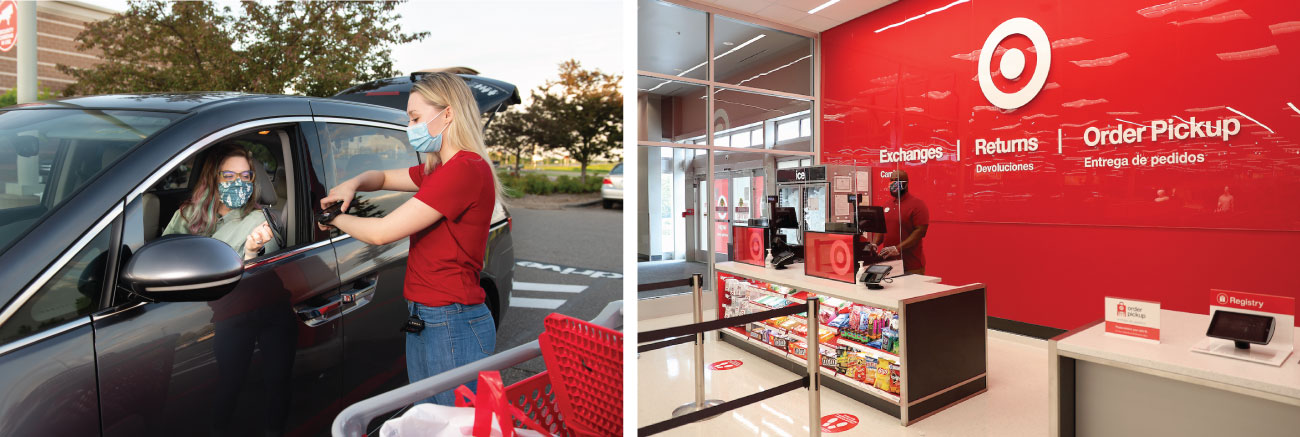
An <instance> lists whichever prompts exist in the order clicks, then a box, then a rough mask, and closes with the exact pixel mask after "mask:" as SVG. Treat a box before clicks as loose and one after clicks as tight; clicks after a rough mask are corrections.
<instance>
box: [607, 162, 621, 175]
mask: <svg viewBox="0 0 1300 437" xmlns="http://www.w3.org/2000/svg"><path fill="white" fill-rule="evenodd" d="M609 174H611V175H619V176H621V175H622V174H623V164H619V165H616V166H614V168H613V169H610V170H609Z"/></svg>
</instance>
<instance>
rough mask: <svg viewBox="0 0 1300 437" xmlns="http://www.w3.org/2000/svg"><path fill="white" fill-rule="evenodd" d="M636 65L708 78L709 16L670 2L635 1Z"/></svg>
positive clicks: (671, 73) (679, 75) (686, 75)
mask: <svg viewBox="0 0 1300 437" xmlns="http://www.w3.org/2000/svg"><path fill="white" fill-rule="evenodd" d="M637 24H638V26H637V65H638V68H639V69H640V70H641V71H649V72H652V73H660V74H667V75H672V76H677V77H684V78H687V79H701V80H704V79H708V74H709V69H708V63H707V60H708V57H709V46H708V45H707V44H708V36H707V35H708V31H709V22H708V16H707V15H706V14H705V13H704V12H701V11H697V10H694V9H690V8H687V7H683V6H678V5H674V4H671V3H666V2H661V1H655V0H640V1H639V2H637Z"/></svg>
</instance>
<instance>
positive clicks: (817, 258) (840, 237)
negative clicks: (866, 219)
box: [803, 231, 862, 284]
mask: <svg viewBox="0 0 1300 437" xmlns="http://www.w3.org/2000/svg"><path fill="white" fill-rule="evenodd" d="M856 237H857V236H856V235H854V234H841V233H834V232H814V231H808V232H805V233H804V238H805V239H806V240H807V241H806V242H805V244H804V264H803V267H804V274H805V275H808V276H816V277H819V278H826V279H832V280H836V281H843V282H848V283H850V284H852V283H854V281H855V280H856V279H857V278H856V277H854V275H856V274H857V270H858V265H857V263H856V261H857V257H856V256H855V255H854V254H855V253H857V252H858V251H860V250H861V246H862V242H861V241H860V240H859V239H858V238H856Z"/></svg>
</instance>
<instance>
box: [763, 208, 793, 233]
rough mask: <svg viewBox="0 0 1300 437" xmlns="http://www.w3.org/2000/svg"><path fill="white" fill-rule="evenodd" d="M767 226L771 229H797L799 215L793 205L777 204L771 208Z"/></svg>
mask: <svg viewBox="0 0 1300 437" xmlns="http://www.w3.org/2000/svg"><path fill="white" fill-rule="evenodd" d="M768 226H770V227H771V228H772V229H799V215H798V213H796V212H795V210H794V207H793V206H778V207H776V208H773V209H772V220H771V221H769V222H768Z"/></svg>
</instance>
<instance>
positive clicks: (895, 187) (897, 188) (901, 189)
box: [889, 181, 907, 197]
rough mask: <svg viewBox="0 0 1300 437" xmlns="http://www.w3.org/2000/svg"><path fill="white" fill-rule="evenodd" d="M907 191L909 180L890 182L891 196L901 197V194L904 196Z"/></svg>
mask: <svg viewBox="0 0 1300 437" xmlns="http://www.w3.org/2000/svg"><path fill="white" fill-rule="evenodd" d="M906 192H907V182H906V181H893V182H891V183H889V195H890V196H894V197H900V196H902V195H903V194H904V193H906Z"/></svg>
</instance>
